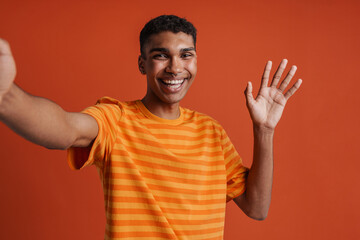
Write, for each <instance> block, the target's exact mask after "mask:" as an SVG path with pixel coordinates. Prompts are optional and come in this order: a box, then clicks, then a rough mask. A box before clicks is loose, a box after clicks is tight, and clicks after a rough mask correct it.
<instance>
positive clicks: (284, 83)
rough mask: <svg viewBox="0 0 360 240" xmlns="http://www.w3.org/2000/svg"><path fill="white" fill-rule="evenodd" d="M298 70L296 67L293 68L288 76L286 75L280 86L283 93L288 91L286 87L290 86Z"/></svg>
mask: <svg viewBox="0 0 360 240" xmlns="http://www.w3.org/2000/svg"><path fill="white" fill-rule="evenodd" d="M296 70H297V67H296V66H295V65H294V66H292V67H291V69H290V71H289V72H288V74H287V75H286V77H285V79H284V80H283V81H282V82H281V84H280V87H279V90H280V91H281V92H283V91H284V90H285V89H286V87H287V86H288V85H289V83H290V81H291V79H292V78H293V77H294V75H295V72H296Z"/></svg>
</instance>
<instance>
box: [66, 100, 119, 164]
mask: <svg viewBox="0 0 360 240" xmlns="http://www.w3.org/2000/svg"><path fill="white" fill-rule="evenodd" d="M105 100H107V98H105ZM105 100H104V98H103V99H100V100H99V101H98V103H97V104H96V105H94V106H91V107H88V108H86V109H85V110H84V111H82V113H85V114H89V115H90V116H92V117H93V118H95V120H96V122H97V124H98V127H99V131H98V134H97V136H96V138H95V139H94V141H93V143H92V145H91V146H90V147H87V148H78V147H72V148H69V149H68V153H67V159H68V163H69V166H70V168H71V169H74V170H77V169H82V168H84V167H85V166H89V165H92V164H95V165H96V164H97V165H102V164H103V162H104V161H106V160H107V158H108V157H109V155H110V152H111V150H112V147H113V145H114V142H115V140H116V132H117V126H118V124H117V123H118V121H119V119H120V117H121V108H120V105H119V104H117V102H115V103H113V102H111V101H110V102H109V101H105Z"/></svg>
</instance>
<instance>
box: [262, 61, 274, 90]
mask: <svg viewBox="0 0 360 240" xmlns="http://www.w3.org/2000/svg"><path fill="white" fill-rule="evenodd" d="M271 67H272V62H271V61H268V62H267V63H266V66H265V70H264V73H263V76H262V78H261V88H263V87H267V85H268V82H269V77H270V71H271Z"/></svg>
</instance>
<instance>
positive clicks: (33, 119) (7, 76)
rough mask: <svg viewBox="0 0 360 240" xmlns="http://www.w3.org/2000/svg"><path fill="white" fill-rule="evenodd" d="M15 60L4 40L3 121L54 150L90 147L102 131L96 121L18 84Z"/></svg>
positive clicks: (0, 49) (0, 54)
mask: <svg viewBox="0 0 360 240" xmlns="http://www.w3.org/2000/svg"><path fill="white" fill-rule="evenodd" d="M15 75H16V68H15V62H14V59H13V57H12V54H11V50H10V46H9V44H8V43H7V42H6V41H4V40H2V39H0V121H2V122H4V123H5V124H6V125H7V126H9V127H10V128H11V129H12V130H14V131H15V132H16V133H18V134H19V135H21V136H23V137H24V138H26V139H28V140H30V141H31V142H34V143H36V144H39V145H41V146H44V147H46V148H51V149H67V148H68V147H71V146H75V147H86V146H88V145H90V144H91V142H92V141H93V139H94V138H95V137H96V135H97V132H98V125H97V123H96V120H95V119H94V118H92V117H91V116H89V115H86V114H82V113H69V112H66V111H64V110H63V109H62V108H61V107H60V106H58V105H57V104H55V103H54V102H52V101H50V100H48V99H45V98H41V97H36V96H32V95H30V94H28V93H26V92H25V91H23V90H22V89H20V88H19V87H18V86H17V85H15V84H14V79H15Z"/></svg>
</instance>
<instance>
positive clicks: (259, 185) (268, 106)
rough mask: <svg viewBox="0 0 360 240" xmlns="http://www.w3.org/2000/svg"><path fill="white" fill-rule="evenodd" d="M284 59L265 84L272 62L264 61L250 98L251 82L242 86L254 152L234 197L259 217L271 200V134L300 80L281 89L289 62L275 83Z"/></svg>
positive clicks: (263, 214) (241, 205)
mask: <svg viewBox="0 0 360 240" xmlns="http://www.w3.org/2000/svg"><path fill="white" fill-rule="evenodd" d="M286 64H287V60H286V59H284V60H283V61H282V62H281V64H280V66H279V68H278V69H277V71H276V73H275V75H274V77H273V80H272V82H271V84H270V86H268V82H269V77H270V71H271V66H272V62H271V61H269V62H268V63H267V64H266V67H265V71H264V74H263V77H262V81H261V87H260V90H259V93H258V95H257V96H256V98H255V99H254V97H253V94H252V84H251V82H249V83H248V85H247V88H246V90H245V96H246V104H247V107H248V110H249V113H250V117H251V120H252V122H253V132H254V154H253V163H252V166H251V168H250V171H249V174H248V177H247V180H246V191H245V193H244V194H242V195H240V196H239V197H237V198H235V199H234V201H235V203H236V204H237V205H238V206H239V207H240V208H241V209H242V210H243V211H244V212H245V214H247V215H248V216H249V217H251V218H254V219H257V220H263V219H265V218H266V216H267V213H268V210H269V207H270V201H271V188H272V179H273V137H274V130H275V127H276V125H277V123H278V122H279V120H280V118H281V115H282V113H283V110H284V107H285V105H286V103H287V101H288V100H289V98H290V97H291V96H292V95H293V94H294V93H295V92H296V90H297V89H299V87H300V85H301V83H302V80H301V79H299V80H297V81H296V82H295V84H294V85H293V86H292V87H291V88H290V89H289V90H288V91H286V92H285V93H284V91H285V89H286V87H287V86H288V85H289V83H290V81H291V79H292V78H293V76H294V74H295V72H296V69H297V68H296V66H292V67H291V69H290V71H289V73H288V74H287V75H286V77H285V79H284V80H283V81H282V82H281V84H280V86H279V87H278V84H279V82H280V79H281V75H282V74H283V72H284V70H285V67H286Z"/></svg>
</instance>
